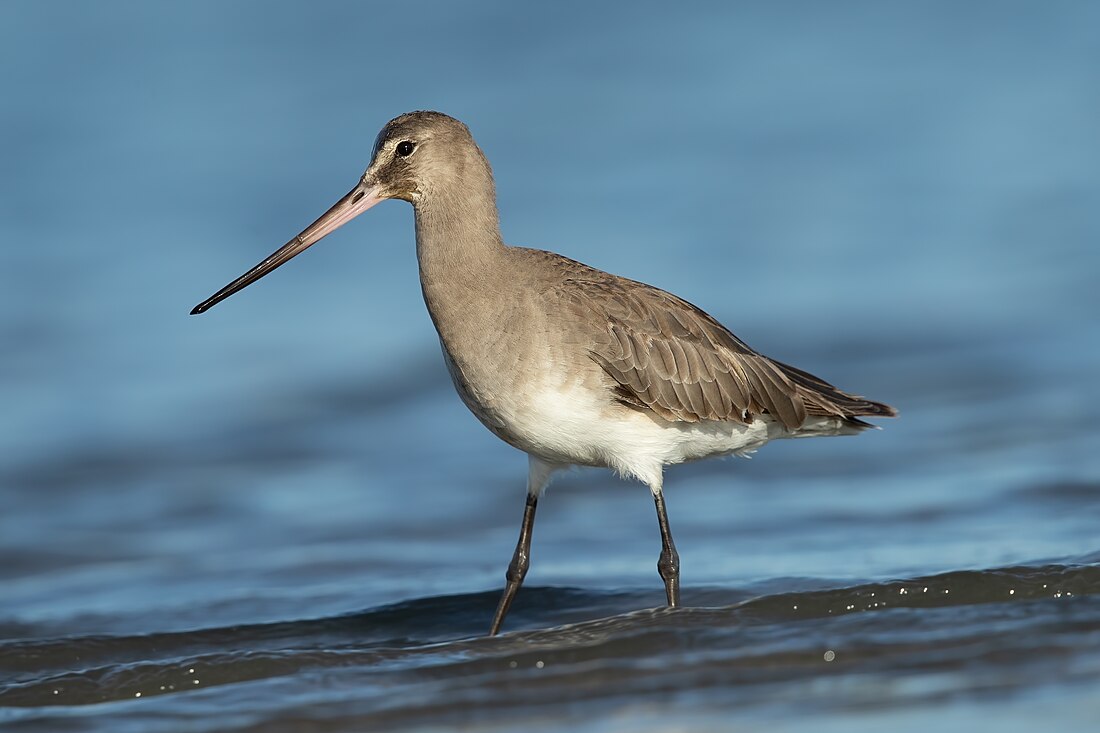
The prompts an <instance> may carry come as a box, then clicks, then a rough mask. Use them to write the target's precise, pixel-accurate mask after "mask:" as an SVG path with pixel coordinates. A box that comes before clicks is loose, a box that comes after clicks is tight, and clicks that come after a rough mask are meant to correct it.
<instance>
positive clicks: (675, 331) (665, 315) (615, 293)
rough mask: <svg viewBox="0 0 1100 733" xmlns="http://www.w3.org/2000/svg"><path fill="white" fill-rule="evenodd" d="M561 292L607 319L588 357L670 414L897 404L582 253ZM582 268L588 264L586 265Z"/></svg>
mask: <svg viewBox="0 0 1100 733" xmlns="http://www.w3.org/2000/svg"><path fill="white" fill-rule="evenodd" d="M575 264H576V265H578V266H579V267H577V268H575V270H574V273H573V275H574V277H570V278H568V279H567V280H566V281H565V282H563V283H562V286H563V287H562V288H561V289H560V290H557V293H556V295H557V296H558V298H561V300H559V303H560V304H561V305H565V306H567V307H568V308H570V310H573V311H574V312H575V313H576V315H577V317H579V318H582V319H585V320H590V319H592V318H593V317H596V318H597V319H600V320H603V321H605V322H606V331H603V330H601V329H597V333H598V334H599V336H598V337H597V342H596V344H594V345H592V346H590V351H591V357H592V359H593V360H595V361H596V363H598V364H599V365H600V366H601V367H603V369H604V371H605V372H607V374H608V375H609V376H610V377H611V378H612V379H613V380H614V382H615V385H616V386H615V390H616V396H617V398H618V399H619V400H620V401H622V402H623V403H625V404H628V405H632V406H635V407H638V408H645V409H649V410H652V411H653V412H654V413H656V414H657V415H659V416H660V417H662V418H664V419H666V420H670V421H683V422H698V421H700V420H733V421H737V422H742V423H746V424H747V423H751V422H752V421H753V420H754V419H755V416H756V415H760V414H762V413H767V414H769V415H771V416H772V417H774V418H775V419H777V420H779V422H781V423H782V424H783V425H784V426H785V427H786V428H787V429H789V430H794V429H797V428H798V427H799V426H801V425H802V423H803V422H804V421H805V419H806V416H807V415H830V416H835V417H838V418H841V419H844V420H847V421H849V422H851V423H855V424H860V425H866V423H863V422H862V421H860V420H856V419H855V417H856V416H860V415H864V416H866V415H879V416H884V417H886V416H892V415H893V414H895V412H894V410H893V408H891V407H889V406H887V405H883V404H881V403H877V402H872V401H870V400H866V399H863V398H862V397H856V396H854V395H849V394H847V393H845V392H842V391H840V390H838V389H837V388H835V387H833V386H832V385H831V384H829V383H828V382H825V381H823V380H821V379H819V378H817V377H815V376H813V375H812V374H808V373H807V372H804V371H801V370H799V369H796V368H794V367H791V366H788V365H786V364H783V363H781V362H777V361H773V360H772V359H769V358H768V357H766V356H763V355H762V354H758V353H756V352H755V351H753V350H752V349H751V348H749V347H748V346H747V345H746V344H745V343H744V342H742V341H741V340H740V339H738V338H737V337H736V336H734V335H733V334H732V333H730V332H729V331H728V330H727V329H726V328H725V327H724V326H722V325H721V324H720V323H718V322H717V321H716V320H714V318H712V317H711V316H710V315H708V314H707V313H705V312H704V311H702V310H700V309H699V308H697V307H695V306H694V305H692V304H691V303H688V302H687V301H685V300H682V299H680V298H678V297H676V296H675V295H672V294H671V293H667V292H665V291H663V290H659V289H657V288H653V287H650V286H648V285H645V284H643V283H638V282H634V281H631V280H624V279H622V278H618V277H615V276H612V275H608V274H606V273H603V272H600V271H598V270H592V269H591V268H588V267H586V266H584V265H580V263H575ZM582 268H583V269H582Z"/></svg>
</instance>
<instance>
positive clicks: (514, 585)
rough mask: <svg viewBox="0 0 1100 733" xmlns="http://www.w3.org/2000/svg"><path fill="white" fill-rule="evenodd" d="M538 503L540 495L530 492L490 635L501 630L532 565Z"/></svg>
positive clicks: (494, 634)
mask: <svg viewBox="0 0 1100 733" xmlns="http://www.w3.org/2000/svg"><path fill="white" fill-rule="evenodd" d="M538 503H539V497H538V496H537V495H536V494H532V493H530V492H529V493H528V494H527V506H526V507H524V509H523V524H522V525H521V526H520V528H519V542H517V543H516V551H515V553H514V554H513V555H512V562H510V563H508V572H507V573H506V574H505V575H504V577H505V578H506V579H507V580H508V585H507V586H505V588H504V595H502V596H501V597H500V603H499V604H498V605H497V612H496V614H494V615H493V625H492V626H491V627H490V628H489V636H496V634H497V632H499V631H500V625H501V624H503V623H504V617H505V616H507V615H508V609H509V608H510V607H511V606H512V599H513V598H515V597H516V591H518V590H519V587H520V586H521V585H522V584H523V579H524V577H526V575H527V568H528V567H530V565H531V530H532V528H533V527H534V526H535V508H536V507H537V506H538Z"/></svg>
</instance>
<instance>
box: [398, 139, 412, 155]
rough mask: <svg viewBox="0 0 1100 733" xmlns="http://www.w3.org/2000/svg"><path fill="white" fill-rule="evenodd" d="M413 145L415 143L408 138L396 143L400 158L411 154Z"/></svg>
mask: <svg viewBox="0 0 1100 733" xmlns="http://www.w3.org/2000/svg"><path fill="white" fill-rule="evenodd" d="M415 147H416V145H415V144H414V143H412V142H410V141H408V140H402V141H401V142H399V143H397V154H398V155H400V156H401V157H402V158H407V157H409V156H410V155H412V151H413V148H415Z"/></svg>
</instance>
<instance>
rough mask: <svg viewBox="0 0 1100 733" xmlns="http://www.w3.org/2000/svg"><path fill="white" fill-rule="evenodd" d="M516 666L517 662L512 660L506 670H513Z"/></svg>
mask: <svg viewBox="0 0 1100 733" xmlns="http://www.w3.org/2000/svg"><path fill="white" fill-rule="evenodd" d="M516 664H517V662H516V660H514V659H513V660H512V661H510V662H508V669H515V668H516Z"/></svg>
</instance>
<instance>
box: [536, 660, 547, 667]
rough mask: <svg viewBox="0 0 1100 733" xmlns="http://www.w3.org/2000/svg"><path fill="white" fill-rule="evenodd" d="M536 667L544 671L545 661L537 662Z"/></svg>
mask: <svg viewBox="0 0 1100 733" xmlns="http://www.w3.org/2000/svg"><path fill="white" fill-rule="evenodd" d="M535 666H536V667H538V668H539V669H542V668H543V667H545V666H546V665H545V663H544V662H543V661H542V660H541V659H540V660H539V661H537V662H535Z"/></svg>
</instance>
